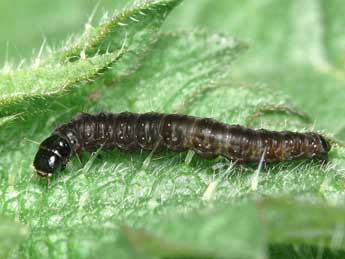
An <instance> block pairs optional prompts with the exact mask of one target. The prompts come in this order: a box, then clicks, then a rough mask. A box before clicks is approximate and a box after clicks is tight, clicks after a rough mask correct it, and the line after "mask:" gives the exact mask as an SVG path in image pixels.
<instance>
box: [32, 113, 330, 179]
mask: <svg viewBox="0 0 345 259" xmlns="http://www.w3.org/2000/svg"><path fill="white" fill-rule="evenodd" d="M99 148H102V149H104V150H111V149H115V148H117V149H119V150H122V151H130V150H136V149H143V150H151V151H152V150H153V151H158V150H161V149H163V148H166V149H168V150H172V151H176V152H181V151H185V150H194V151H195V152H196V153H198V154H199V155H201V156H202V157H204V158H208V159H211V158H214V157H216V156H218V155H221V156H223V157H225V158H227V159H229V160H233V161H237V162H239V163H247V162H259V161H260V160H261V159H263V161H264V162H267V163H275V162H281V161H290V160H302V159H311V160H319V161H322V162H327V160H328V151H329V150H330V149H331V146H330V144H329V143H328V142H327V141H326V139H325V138H324V137H323V136H322V135H320V134H317V133H313V132H306V133H298V132H291V131H283V132H276V131H268V130H264V129H258V130H254V129H249V128H245V127H242V126H240V125H230V124H225V123H222V122H219V121H216V120H214V119H210V118H198V117H193V116H187V115H181V114H162V113H154V112H151V113H143V114H138V113H131V112H122V113H103V112H101V113H97V114H88V113H78V114H77V115H76V116H75V117H74V118H73V119H72V120H71V121H70V122H68V123H65V124H62V125H60V126H58V127H56V128H55V130H54V131H53V133H52V135H51V136H49V137H48V138H47V139H45V140H44V141H43V142H42V143H41V144H40V146H39V149H38V152H37V154H36V156H35V159H34V163H33V165H34V167H35V169H36V172H37V173H38V175H40V176H42V177H51V176H52V175H53V174H54V173H55V172H56V171H58V170H63V169H64V168H65V167H66V164H67V162H68V161H69V159H70V157H71V156H72V155H73V154H80V153H81V152H83V151H89V152H93V151H96V150H98V149H99Z"/></svg>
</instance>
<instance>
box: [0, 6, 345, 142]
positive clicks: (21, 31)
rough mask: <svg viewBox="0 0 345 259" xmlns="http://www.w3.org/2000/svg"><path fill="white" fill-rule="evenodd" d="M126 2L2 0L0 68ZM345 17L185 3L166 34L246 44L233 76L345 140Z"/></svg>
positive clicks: (317, 9)
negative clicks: (184, 32)
mask: <svg viewBox="0 0 345 259" xmlns="http://www.w3.org/2000/svg"><path fill="white" fill-rule="evenodd" d="M128 2H129V1H126V0H102V1H91V0H71V1H61V0H60V1H44V0H26V1H23V0H11V1H7V0H4V1H1V2H0V31H1V37H0V49H1V51H0V64H1V66H2V65H6V64H8V63H10V64H19V63H20V62H21V60H23V59H31V58H33V57H35V56H37V55H38V53H39V50H40V47H41V46H42V44H43V42H45V46H51V47H53V48H58V47H60V46H62V44H63V41H64V40H66V39H68V38H69V37H70V36H71V35H73V34H78V33H81V32H82V31H83V30H84V24H85V23H87V22H88V20H89V18H90V16H92V14H93V12H94V10H96V11H95V16H94V21H93V23H97V21H98V20H99V18H100V17H101V16H102V15H103V14H104V12H105V10H107V11H109V10H111V11H112V10H116V9H118V10H119V9H121V8H122V7H124V6H125V5H126V4H128ZM96 7H97V9H96ZM344 13H345V5H344V2H343V1H342V0H329V1H317V0H244V1H235V0H233V1H231V0H216V1H215V0H186V1H185V2H184V3H183V4H182V5H180V6H179V7H178V8H177V9H176V10H175V11H174V12H173V13H172V15H171V16H170V17H169V19H168V21H167V22H166V24H165V25H164V27H163V31H170V30H176V29H179V30H180V29H193V28H204V29H205V30H208V31H211V32H223V33H226V34H229V35H231V36H234V37H237V38H239V39H241V40H244V41H246V42H247V43H248V44H249V46H250V49H249V51H248V52H247V53H246V54H245V56H242V57H241V58H240V60H239V61H238V62H237V63H236V64H235V65H234V67H233V77H234V78H235V79H239V80H241V81H245V82H249V83H254V84H258V85H267V86H269V87H272V89H274V90H278V91H281V92H283V93H284V94H286V95H287V96H289V98H290V99H291V102H292V103H293V104H294V105H295V106H296V107H298V108H300V109H302V110H303V111H305V112H307V113H309V114H310V115H311V116H312V118H313V120H314V124H315V127H316V129H318V130H325V131H328V132H330V133H332V134H334V135H335V136H336V137H337V138H339V139H342V140H345V119H344V114H345V105H344V104H343V102H344V101H343V100H345V84H344V82H345V33H344V28H345V18H344V15H343V14H344ZM110 14H111V13H110Z"/></svg>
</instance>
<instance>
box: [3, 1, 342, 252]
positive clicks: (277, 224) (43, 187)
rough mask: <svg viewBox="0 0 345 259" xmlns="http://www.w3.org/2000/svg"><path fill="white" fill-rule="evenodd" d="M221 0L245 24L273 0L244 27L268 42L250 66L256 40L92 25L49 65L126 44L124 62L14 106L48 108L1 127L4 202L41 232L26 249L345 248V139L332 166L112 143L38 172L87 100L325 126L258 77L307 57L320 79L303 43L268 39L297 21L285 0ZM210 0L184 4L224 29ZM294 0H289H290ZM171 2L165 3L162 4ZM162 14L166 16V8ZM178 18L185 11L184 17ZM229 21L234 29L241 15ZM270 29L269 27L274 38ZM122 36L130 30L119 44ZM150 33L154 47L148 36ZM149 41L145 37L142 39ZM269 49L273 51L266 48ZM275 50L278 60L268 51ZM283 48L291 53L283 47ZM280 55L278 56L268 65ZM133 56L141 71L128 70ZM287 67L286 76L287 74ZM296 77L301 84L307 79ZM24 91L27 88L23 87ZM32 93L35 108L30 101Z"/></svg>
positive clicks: (255, 122)
mask: <svg viewBox="0 0 345 259" xmlns="http://www.w3.org/2000/svg"><path fill="white" fill-rule="evenodd" d="M160 2H162V3H163V1H160ZM213 2H214V1H212V3H213ZM291 2H293V3H295V4H296V6H299V5H300V4H299V2H297V1H291ZM219 3H220V6H221V8H220V10H218V11H222V12H227V13H228V11H229V10H230V9H231V8H230V9H228V8H225V7H227V6H229V5H231V6H232V7H233V9H231V10H232V12H234V13H235V10H236V13H237V16H235V15H231V16H224V17H226V19H230V20H231V19H234V21H232V20H231V23H232V24H236V19H238V20H237V21H243V20H241V19H240V18H241V17H243V14H245V13H246V12H245V13H244V12H242V10H243V8H244V7H246V8H249V9H250V8H253V9H252V10H257V8H262V9H260V10H264V11H265V12H264V13H263V16H265V17H266V16H267V17H270V18H265V17H261V16H259V17H261V18H262V19H263V20H264V21H265V22H264V23H260V22H259V23H255V19H257V16H256V15H254V14H253V15H251V18H250V19H248V18H246V19H245V21H246V22H247V24H245V25H246V26H245V27H238V31H237V34H239V35H243V34H240V33H239V32H242V33H248V34H247V35H250V33H254V34H255V35H256V33H257V35H258V38H257V45H256V44H255V42H252V41H251V40H250V42H251V43H252V45H253V46H254V50H252V51H251V53H248V54H247V56H246V58H245V59H242V63H241V61H240V60H239V61H237V62H234V61H235V58H236V57H237V56H238V55H239V54H241V53H242V51H243V50H244V49H246V46H245V44H243V43H241V42H239V41H237V40H234V39H233V38H231V37H228V36H224V35H222V34H218V33H211V34H209V33H205V32H201V31H196V30H187V31H183V32H182V31H177V32H169V33H167V32H163V33H162V34H155V36H156V40H158V41H157V42H154V40H152V41H151V40H148V41H146V40H142V42H141V40H138V41H136V40H134V39H142V38H141V36H140V35H141V34H140V33H139V34H135V30H136V29H133V31H132V30H130V29H129V28H128V27H125V28H127V29H128V33H127V40H126V41H125V40H124V38H126V37H125V33H124V31H121V32H122V34H120V35H119V36H118V35H117V34H114V35H113V34H109V35H112V36H109V37H105V38H102V39H101V40H97V38H94V35H96V34H97V33H99V32H100V31H101V30H102V29H100V30H97V29H93V28H91V30H90V31H89V33H90V34H85V35H83V37H84V36H85V37H84V38H83V39H84V41H83V42H82V43H84V42H85V44H82V45H78V43H77V45H73V46H74V47H73V48H69V47H70V46H68V48H66V49H65V51H63V50H62V51H61V52H58V53H57V54H56V55H53V56H52V58H51V59H46V60H47V62H48V63H49V60H50V61H51V60H55V61H56V63H60V65H59V66H61V67H64V66H65V65H68V66H71V67H73V66H75V67H76V68H77V67H78V65H79V64H81V62H87V61H90V60H96V59H97V58H100V59H101V58H102V57H105V56H106V55H108V56H113V57H117V55H119V58H118V59H117V60H116V62H115V63H114V64H112V68H113V69H112V70H108V71H107V72H106V73H104V74H99V75H98V73H97V80H96V81H95V82H94V83H92V84H90V85H88V87H78V88H76V87H75V86H76V85H74V84H73V87H75V90H73V91H67V92H64V94H63V95H60V94H58V95H55V94H52V95H50V96H44V98H40V99H39V100H37V99H35V100H32V98H28V99H27V100H26V101H28V105H27V106H26V107H27V108H25V109H20V107H21V106H22V107H24V105H23V103H24V102H25V101H24V100H20V102H18V103H17V102H13V103H12V104H11V105H13V106H11V107H10V106H8V107H7V108H3V112H4V114H8V115H10V114H17V113H18V112H21V111H26V109H29V111H31V112H30V113H31V114H33V111H34V110H38V107H39V111H36V112H37V114H36V113H35V114H34V116H31V117H29V116H26V117H25V118H24V121H19V120H14V121H12V122H11V123H10V124H5V125H8V127H2V128H1V135H0V154H1V163H0V209H1V213H2V214H5V215H7V216H9V217H12V218H15V219H16V220H18V221H20V222H21V223H22V224H25V225H29V226H30V233H29V237H28V242H24V243H22V244H21V246H20V248H19V249H16V250H15V253H14V255H15V256H13V257H18V258H67V257H71V258H95V257H99V256H100V255H102V256H104V257H108V258H114V257H116V258H157V257H163V258H164V257H168V258H169V257H172V258H176V257H186V256H187V257H195V258H205V257H210V258H219V257H220V258H233V256H236V257H239V258H248V257H250V258H263V257H265V256H267V254H269V256H271V253H272V254H273V252H274V255H273V256H276V258H279V255H280V258H281V257H282V256H285V257H291V256H294V255H296V254H297V255H296V256H299V257H301V258H303V256H301V254H303V253H302V252H300V250H299V249H300V247H302V248H301V250H304V248H305V250H306V251H308V253H309V252H310V253H309V254H308V253H306V254H308V255H311V257H320V253H321V255H325V256H327V255H328V254H330V253H328V251H335V253H336V252H340V254H341V253H344V244H343V238H342V237H343V233H344V227H343V225H342V221H343V219H342V215H343V214H344V211H343V210H344V208H343V205H342V203H343V202H342V201H343V198H344V197H343V196H344V195H343V191H342V190H343V187H344V186H345V178H344V174H343V168H344V166H345V160H344V154H345V149H344V148H343V147H341V146H340V145H333V148H332V151H331V152H330V163H329V164H328V165H326V166H323V167H321V166H320V165H319V164H318V163H310V162H291V163H290V162H289V163H282V164H278V165H269V166H265V167H263V168H262V169H261V170H257V166H256V165H254V166H252V165H243V166H233V165H232V164H230V163H229V162H228V161H226V160H224V159H222V158H218V159H215V160H211V161H208V160H204V159H201V158H200V157H198V156H197V155H193V153H192V152H188V153H180V154H176V153H172V152H162V153H159V154H150V153H148V152H144V151H143V152H133V153H122V152H119V151H113V152H108V153H106V152H103V151H99V152H100V153H101V155H102V160H100V159H98V157H97V155H91V156H89V157H86V156H84V157H82V161H83V162H82V163H80V162H79V161H78V159H76V158H73V159H72V161H71V163H70V164H69V165H68V168H67V169H66V170H65V171H64V172H63V173H61V174H60V175H58V176H57V177H56V178H54V179H51V180H50V182H47V181H45V180H44V179H43V180H39V179H38V178H37V177H36V176H35V174H34V172H33V170H32V159H33V157H34V155H35V153H36V151H37V147H38V143H39V142H40V141H42V139H44V138H45V137H47V136H48V135H49V134H51V132H52V130H53V128H54V127H55V126H56V125H57V124H58V123H63V122H66V121H68V120H70V119H71V118H72V117H73V116H74V114H75V113H76V112H77V111H84V112H96V111H102V110H103V111H112V112H120V111H125V110H128V111H135V112H145V111H152V110H154V111H158V112H175V111H178V112H181V113H186V114H191V115H198V116H203V117H213V118H215V119H218V120H220V121H223V122H227V123H232V124H233V123H240V124H244V125H249V126H252V127H264V128H268V129H273V130H298V131H306V130H317V131H320V130H322V128H316V129H315V125H314V123H313V120H310V116H309V115H308V114H306V113H305V112H304V111H303V110H301V108H298V106H297V105H296V103H295V100H296V98H301V100H302V98H303V97H300V96H303V95H304V96H305V95H306V93H307V91H306V93H300V96H298V97H296V98H295V97H294V96H286V92H285V94H284V91H285V89H283V88H281V89H280V88H279V89H277V88H274V89H272V88H270V87H267V86H263V85H262V83H257V82H265V80H266V79H267V81H266V82H269V83H272V82H274V81H273V80H271V79H272V78H273V77H274V78H275V80H276V82H280V80H282V81H284V80H285V79H284V80H283V79H282V78H283V75H284V72H286V71H284V69H286V68H289V67H290V68H291V67H292V66H294V65H296V67H298V68H299V69H300V70H299V71H300V72H295V73H292V75H296V74H297V73H300V76H301V78H302V79H303V78H304V77H305V76H306V77H308V75H309V76H310V74H309V73H308V75H304V74H303V73H304V72H305V71H307V70H308V69H310V67H309V65H308V64H304V65H303V66H302V65H300V64H299V62H297V61H296V60H295V61H294V62H291V60H290V54H289V55H287V54H286V53H288V52H285V51H287V50H289V49H290V46H289V44H287V45H288V46H286V48H282V43H281V42H280V41H279V40H278V42H275V41H273V42H268V40H269V39H271V40H274V39H276V38H274V37H272V35H271V34H270V32H271V31H270V30H268V28H271V27H270V26H272V30H273V31H277V30H278V31H279V30H282V29H284V28H285V27H282V26H281V25H282V24H284V19H285V18H286V17H285V16H282V17H284V19H283V18H279V19H278V20H277V19H273V18H275V17H276V16H275V14H276V10H281V11H280V12H281V14H285V9H279V8H278V7H280V6H281V3H279V4H277V6H278V7H275V8H273V9H271V8H268V9H267V8H266V6H265V5H262V6H261V4H258V3H256V4H254V3H251V2H247V3H241V4H240V3H235V2H231V3H230V2H228V1H219V2H217V5H216V6H218V5H219ZM308 3H309V4H310V3H312V2H311V1H310V2H308ZM207 4H211V1H208V0H207V1H206V0H201V1H200V3H199V4H198V5H193V6H192V8H191V7H190V6H189V5H188V4H186V5H184V7H183V6H181V8H187V9H184V10H187V11H184V12H186V15H188V17H189V18H190V19H191V20H192V21H193V19H194V18H195V17H198V15H199V14H200V13H202V11H199V12H200V13H199V14H198V13H197V11H196V10H200V8H201V9H203V8H204V14H203V15H201V14H200V17H201V18H200V19H199V23H200V24H202V22H204V23H208V22H214V26H215V28H217V26H219V24H220V23H221V22H225V20H224V18H223V17H221V16H220V15H219V13H218V16H217V15H215V14H213V15H211V14H212V13H213V9H212V8H210V5H207ZM289 4H290V2H289V3H285V4H284V5H285V6H284V7H286V6H289ZM163 6H164V5H162V6H161V7H159V8H158V7H157V10H160V11H161V10H162V9H161V8H163ZM205 6H206V7H205ZM236 6H237V9H236V8H235V7H236ZM272 6H273V7H274V6H275V5H273V3H272ZM134 9H136V8H134ZM139 9H140V8H139ZM139 9H137V10H139ZM163 9H164V8H163ZM286 9H287V8H286ZM180 10H182V9H180ZM297 10H299V8H297ZM160 11H159V12H158V13H157V14H155V15H157V16H158V17H163V16H161V15H162V14H160ZM207 12H209V14H210V16H209V17H210V19H209V20H207V19H206V18H208V17H206V15H205V14H207ZM253 12H254V11H253ZM215 13H216V14H217V11H215ZM255 14H256V11H255ZM177 15H180V14H179V13H177ZM119 17H122V18H121V19H123V20H122V21H124V20H126V19H127V20H128V19H130V18H129V17H130V16H129V15H124V16H121V15H120V16H119ZM154 17H156V16H154ZM182 17H183V16H182ZM157 19H158V18H157ZM174 19H175V22H176V21H177V18H176V16H175V18H174ZM266 19H267V20H266ZM148 20H151V18H149V19H148ZM181 20H182V18H181ZM183 20H186V19H185V18H183ZM273 21H275V22H276V23H275V22H273ZM134 22H135V21H133V24H135V25H136V26H139V27H133V28H138V30H139V28H142V27H140V26H141V25H140V24H137V23H134ZM253 24H254V27H251V26H250V25H253ZM148 26H149V25H148ZM224 26H225V27H224V28H226V29H228V26H229V22H228V23H224ZM110 27H111V26H110ZM144 27H145V26H144ZM266 27H267V28H266ZM307 27H308V26H307ZM99 28H105V27H102V25H101V26H100V27H99ZM111 28H113V27H111ZM114 28H118V27H116V26H115V27H114ZM121 28H122V27H121ZM131 28H132V26H131ZM145 28H147V27H145ZM150 30H151V29H149V30H148V31H150ZM153 30H155V29H153ZM140 31H141V29H140ZM143 31H144V32H145V31H146V29H143ZM265 32H267V35H266V34H265ZM109 33H111V32H109ZM132 33H134V34H132ZM131 35H132V36H131ZM262 35H264V36H265V37H262V38H261V36H262ZM278 35H279V37H278V36H277V38H279V39H280V40H281V41H282V39H286V35H289V34H288V33H286V31H283V32H281V34H278ZM113 36H114V37H115V38H116V37H118V39H119V40H115V41H112V39H113ZM147 36H148V38H150V39H153V38H154V36H153V35H152V38H151V36H150V34H148V35H147ZM245 36H246V35H245ZM259 36H260V37H259ZM283 36H284V37H285V38H284V37H283ZM137 37H138V38H137ZM244 38H248V36H246V37H244ZM95 39H96V40H95ZM131 39H133V41H131ZM144 39H147V38H146V36H145V37H144ZM261 40H262V41H261ZM102 42H104V44H102ZM147 42H149V43H148V45H150V44H152V45H151V46H148V45H146V43H147ZM284 42H286V40H285V41H284ZM302 42H303V41H302ZM86 43H87V44H86ZM278 43H280V44H278ZM109 44H110V45H109ZM132 44H134V45H132ZM136 44H137V45H138V48H136V47H135V50H133V49H131V46H136ZM271 44H272V45H271ZM310 44H313V43H312V41H311V42H310ZM297 45H298V44H297ZM300 45H301V44H300ZM302 45H303V44H302ZM75 46H77V47H75ZM120 46H124V47H123V48H121V47H120ZM264 46H268V47H267V48H264ZM303 46H305V45H303ZM84 49H85V50H84ZM120 49H121V50H123V53H122V51H120V52H121V53H122V54H121V53H120V52H119V50H120ZM129 49H131V50H130V51H129ZM140 49H143V50H145V51H144V52H143V53H142V55H138V56H140V58H139V60H140V62H137V61H138V59H136V57H133V58H132V57H131V56H130V55H127V54H128V53H138V52H136V50H140ZM256 49H259V50H261V52H259V54H253V53H255V51H256ZM310 49H313V48H312V47H310ZM97 50H98V53H97ZM107 50H111V51H113V52H110V51H108V52H109V53H107ZM307 50H308V49H303V51H307ZM79 51H80V52H79ZM78 53H79V54H78ZM80 53H82V55H80ZM99 53H101V54H99ZM269 53H273V54H272V55H273V57H275V58H273V57H270V58H268V55H269ZM282 53H285V56H284V57H286V58H285V59H283V60H287V61H284V62H282V61H281V60H282V59H278V58H277V57H281V55H282ZM84 54H85V55H84ZM135 56H136V55H135ZM292 56H293V57H294V55H292ZM78 57H83V59H82V58H78ZM84 57H85V59H84ZM125 57H128V59H127V60H126V59H124V58H125ZM272 60H273V61H275V63H272V64H274V65H272V67H266V66H265V65H266V64H269V62H273V61H272ZM65 61H68V62H67V63H65ZM121 61H123V63H121ZM279 61H280V63H279ZM299 61H301V60H299ZM290 62H291V63H290ZM308 62H309V61H308ZM281 63H282V64H281ZM42 64H43V65H42V67H38V68H36V69H38V70H39V69H42V68H45V67H46V63H44V62H43V63H42ZM84 64H86V63H84ZM121 64H122V65H121ZM139 65H140V66H139ZM116 66H118V68H116ZM121 67H123V68H124V69H123V70H122V69H121ZM131 67H134V68H135V71H132V70H131V69H129V70H127V68H131ZM302 67H303V68H307V69H306V70H303V69H302ZM68 71H69V70H68ZM118 71H119V74H117V72H118ZM121 71H122V72H121ZM123 71H125V72H124V73H123ZM126 71H130V73H126ZM277 71H280V73H277V74H275V73H276V72H277ZM290 71H291V70H290ZM80 72H85V71H77V70H76V71H75V74H76V75H78V74H79V73H80ZM102 72H103V71H102ZM132 72H133V73H132ZM51 73H52V74H53V75H56V74H55V72H54V71H50V72H49V73H48V72H47V75H49V76H50V75H51ZM56 78H58V76H55V80H57V79H56ZM270 78H271V79H270ZM292 78H295V76H294V77H292ZM18 80H19V79H18ZM314 80H315V78H313V79H312V80H311V81H314ZM326 81H327V80H325V81H323V82H324V83H325V82H326ZM23 82H24V83H25V82H26V80H23ZM289 84H291V85H297V86H298V85H299V84H297V83H296V82H295V81H289ZM329 84H332V82H329ZM77 85H79V83H78V84H77ZM17 90H18V91H19V90H20V88H18V89H17ZM13 93H14V94H20V92H17V91H16V90H13ZM282 93H283V94H282ZM339 96H341V94H339ZM29 104H32V105H33V107H35V108H33V109H31V108H30V105H29ZM302 104H303V103H302ZM338 104H339V102H338ZM296 106H297V107H296ZM13 107H14V108H13ZM18 107H19V108H18ZM42 107H43V108H44V109H42ZM300 107H302V106H300ZM303 108H304V106H303ZM11 109H13V110H12V111H11ZM16 109H17V110H16ZM307 110H308V109H307ZM10 116H12V115H10ZM5 118H10V117H5ZM312 118H313V117H312ZM339 124H340V123H339ZM337 127H338V126H337ZM326 135H327V136H328V133H326ZM299 201H301V203H299ZM124 225H125V226H126V228H123V226H124ZM313 230H315V231H316V232H313ZM296 247H297V248H296ZM277 250H278V252H277ZM296 251H297V252H296ZM315 251H316V252H315ZM320 251H321V252H320ZM322 253H324V254H322ZM16 255H18V256H16Z"/></svg>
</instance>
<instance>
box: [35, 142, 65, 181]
mask: <svg viewBox="0 0 345 259" xmlns="http://www.w3.org/2000/svg"><path fill="white" fill-rule="evenodd" d="M70 155H71V147H70V145H69V143H68V142H67V140H66V139H64V138H62V137H60V136H58V135H51V136H50V137H48V138H47V139H45V140H44V141H43V142H42V143H41V145H40V146H39V149H38V152H37V154H36V156H35V159H34V167H35V170H36V172H37V174H38V175H39V176H41V177H51V176H53V174H54V173H55V172H56V171H58V170H60V169H64V168H65V165H66V162H67V159H68V158H69V157H70Z"/></svg>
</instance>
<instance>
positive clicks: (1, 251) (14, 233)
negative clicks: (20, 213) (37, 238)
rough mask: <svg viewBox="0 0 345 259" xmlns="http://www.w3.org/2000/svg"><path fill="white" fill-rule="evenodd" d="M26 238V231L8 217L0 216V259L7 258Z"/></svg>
mask: <svg viewBox="0 0 345 259" xmlns="http://www.w3.org/2000/svg"><path fill="white" fill-rule="evenodd" d="M27 236H28V230H27V229H26V228H25V227H24V226H22V225H21V224H18V223H16V222H14V221H12V220H11V219H9V218H8V217H4V216H0V258H8V257H9V256H10V254H11V253H13V251H14V250H15V249H18V245H19V244H21V243H23V241H24V240H25V239H26V238H27Z"/></svg>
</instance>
